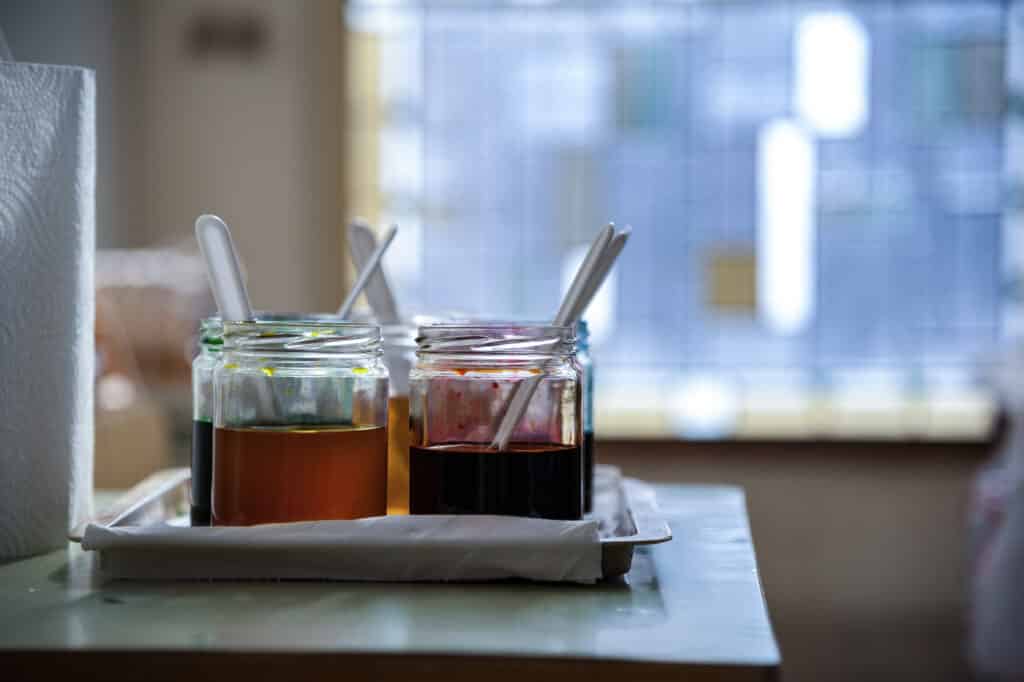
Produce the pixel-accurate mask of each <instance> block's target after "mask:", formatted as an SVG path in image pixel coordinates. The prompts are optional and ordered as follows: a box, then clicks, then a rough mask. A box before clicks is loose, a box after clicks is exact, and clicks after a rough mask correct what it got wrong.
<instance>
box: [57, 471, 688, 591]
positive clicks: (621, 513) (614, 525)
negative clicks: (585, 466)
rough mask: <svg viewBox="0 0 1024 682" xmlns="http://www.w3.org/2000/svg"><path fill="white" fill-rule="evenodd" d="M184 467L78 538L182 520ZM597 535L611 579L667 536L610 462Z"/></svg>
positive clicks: (597, 487)
mask: <svg viewBox="0 0 1024 682" xmlns="http://www.w3.org/2000/svg"><path fill="white" fill-rule="evenodd" d="M190 478H191V476H190V472H189V470H188V469H186V468H176V469H164V470H162V471H158V472H156V473H154V474H152V475H151V476H149V477H148V478H146V479H145V480H143V481H142V482H140V483H138V484H137V485H136V486H135V487H134V488H132V489H131V490H129V491H128V492H126V493H125V494H124V495H122V496H121V497H120V498H118V499H117V500H116V501H115V502H114V503H113V504H111V505H110V506H109V507H107V508H106V509H105V510H104V511H103V512H102V513H100V514H98V515H97V516H95V517H94V518H92V519H91V520H90V521H89V522H87V523H84V524H82V525H80V526H78V527H76V528H75V529H73V530H72V532H71V533H70V535H69V537H70V539H71V540H73V541H75V542H81V540H82V536H83V535H84V533H85V527H86V525H88V523H94V524H97V525H101V526H111V527H112V526H143V525H148V524H153V523H168V522H169V523H174V524H180V525H182V526H185V525H188V521H187V518H188V508H189V507H188V498H189V483H190ZM588 518H594V519H596V520H597V521H598V526H599V529H600V535H601V572H602V576H603V577H604V578H614V577H617V576H621V575H624V574H625V573H628V572H629V569H630V567H631V566H632V564H633V552H634V549H635V548H636V547H637V546H639V545H654V544H658V543H661V542H667V541H669V540H671V539H672V532H671V530H670V529H669V527H668V524H667V523H666V522H665V520H664V519H663V518H661V516H660V515H659V513H658V508H657V504H656V502H655V496H654V492H653V490H652V489H651V488H650V486H648V485H647V484H645V483H642V482H640V481H636V480H633V479H628V478H623V477H622V475H621V472H620V471H619V470H618V469H617V468H615V467H609V466H600V465H599V466H598V467H597V468H596V470H595V476H594V512H593V514H591V515H589V516H588Z"/></svg>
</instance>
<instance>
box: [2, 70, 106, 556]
mask: <svg viewBox="0 0 1024 682" xmlns="http://www.w3.org/2000/svg"><path fill="white" fill-rule="evenodd" d="M95 90H96V86H95V80H94V76H93V72H92V71H90V70H88V69H81V68H75V67H66V66H43V65H38V64H18V63H14V62H3V63H0V558H9V557H16V556H25V555H28V554H35V553H39V552H44V551H48V550H52V549H56V548H59V547H64V546H65V545H66V542H67V531H68V528H69V527H70V526H71V525H74V524H76V523H78V522H80V521H81V520H84V519H85V518H88V517H89V516H90V515H91V513H90V512H91V509H90V506H91V502H92V449H93V399H92V395H93V365H94V356H93V354H94V341H93V315H94V299H95V294H94V291H93V259H94V253H95V189H94V188H95V165H96V164H95V158H96V153H95V146H96V134H95V101H96V98H95Z"/></svg>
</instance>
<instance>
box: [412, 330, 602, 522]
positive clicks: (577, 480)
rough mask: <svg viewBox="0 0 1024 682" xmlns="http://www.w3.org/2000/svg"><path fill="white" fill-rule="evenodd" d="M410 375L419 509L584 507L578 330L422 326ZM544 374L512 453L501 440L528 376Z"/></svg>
mask: <svg viewBox="0 0 1024 682" xmlns="http://www.w3.org/2000/svg"><path fill="white" fill-rule="evenodd" d="M417 343H418V349H417V352H416V365H415V366H414V367H413V370H412V374H411V376H410V429H411V434H410V438H411V447H410V448H409V484H410V492H409V502H410V505H409V506H410V511H411V513H413V514H504V515H515V516H533V517H540V518H549V519H579V518H581V517H582V514H583V481H582V460H581V453H580V441H581V437H582V425H581V419H580V418H581V411H580V400H581V393H580V369H579V365H578V364H577V362H576V353H575V343H576V339H575V336H574V333H573V329H572V328H571V327H555V326H550V325H533V324H516V323H502V324H475V323H467V324H438V325H427V326H423V327H420V331H419V338H418V339H417ZM538 374H543V375H544V378H543V379H542V380H541V381H540V383H539V385H538V388H537V390H536V392H535V393H534V394H533V397H532V398H531V400H530V403H529V406H528V408H527V411H526V413H525V414H524V415H523V418H522V419H521V420H520V421H519V424H517V426H516V428H515V430H514V431H513V433H512V437H511V440H510V442H509V445H508V447H507V448H506V449H505V450H502V451H498V450H496V449H494V448H492V447H491V441H492V440H493V438H494V435H495V433H496V431H497V428H498V425H499V423H500V422H501V417H502V415H503V414H504V412H505V409H506V406H507V405H508V402H509V400H510V399H511V397H512V394H513V392H514V390H515V388H516V386H518V385H519V384H520V382H522V381H523V380H524V379H527V378H530V377H533V376H536V375H538Z"/></svg>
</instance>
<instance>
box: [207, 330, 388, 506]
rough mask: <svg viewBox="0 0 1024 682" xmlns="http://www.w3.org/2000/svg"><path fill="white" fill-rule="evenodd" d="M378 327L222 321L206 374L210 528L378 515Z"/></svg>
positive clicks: (383, 426)
mask: <svg viewBox="0 0 1024 682" xmlns="http://www.w3.org/2000/svg"><path fill="white" fill-rule="evenodd" d="M382 352H383V351H382V346H381V333H380V328H379V327H377V326H376V325H369V324H351V323H340V322H333V321H329V320H324V319H319V320H313V319H310V320H288V321H284V320H259V321H255V322H226V323H224V345H223V351H222V358H221V362H220V363H219V365H218V366H217V368H216V370H215V372H214V382H213V386H214V430H213V496H212V498H213V499H212V507H213V514H212V521H213V524H214V525H251V524H258V523H279V522H289V521H309V520H320V519H353V518H361V517H367V516H380V515H383V514H385V513H386V510H387V409H388V405H387V399H388V372H387V368H386V366H385V365H384V362H383V360H382Z"/></svg>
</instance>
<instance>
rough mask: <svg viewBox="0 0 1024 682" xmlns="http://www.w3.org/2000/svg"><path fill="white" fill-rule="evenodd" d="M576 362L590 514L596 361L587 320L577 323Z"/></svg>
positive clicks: (586, 506) (585, 495)
mask: <svg viewBox="0 0 1024 682" xmlns="http://www.w3.org/2000/svg"><path fill="white" fill-rule="evenodd" d="M576 362H578V363H579V366H580V373H581V381H582V382H583V400H582V403H583V444H582V450H581V452H582V457H583V511H584V512H585V513H588V514H589V513H590V512H591V511H593V509H594V456H595V455H594V361H593V360H592V359H591V357H590V329H589V328H588V327H587V323H586V321H585V320H580V321H579V323H578V324H577V325H576Z"/></svg>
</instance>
